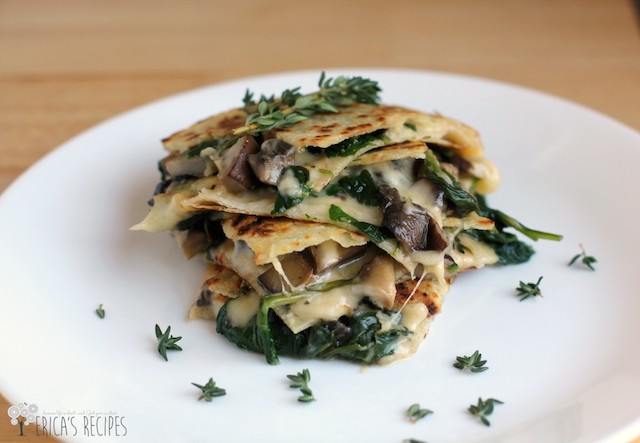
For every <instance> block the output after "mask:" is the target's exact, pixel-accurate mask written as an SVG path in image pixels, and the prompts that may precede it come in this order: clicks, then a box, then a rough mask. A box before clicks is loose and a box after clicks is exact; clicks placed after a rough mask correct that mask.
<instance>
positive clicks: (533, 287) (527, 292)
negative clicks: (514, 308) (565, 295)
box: [516, 277, 542, 301]
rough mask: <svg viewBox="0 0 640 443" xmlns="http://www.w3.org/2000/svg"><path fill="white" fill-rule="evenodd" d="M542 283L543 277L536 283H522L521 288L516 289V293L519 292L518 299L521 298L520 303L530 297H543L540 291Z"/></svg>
mask: <svg viewBox="0 0 640 443" xmlns="http://www.w3.org/2000/svg"><path fill="white" fill-rule="evenodd" d="M540 281H542V277H540V278H539V279H538V281H537V282H535V283H524V282H522V281H521V282H520V286H518V287H517V288H516V291H518V297H520V301H522V300H526V299H527V298H529V297H535V296H540V297H542V291H541V290H540Z"/></svg>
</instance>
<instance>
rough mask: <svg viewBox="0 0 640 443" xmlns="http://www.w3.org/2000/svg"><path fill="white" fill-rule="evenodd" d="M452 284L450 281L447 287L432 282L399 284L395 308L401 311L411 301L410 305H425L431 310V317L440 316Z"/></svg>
mask: <svg viewBox="0 0 640 443" xmlns="http://www.w3.org/2000/svg"><path fill="white" fill-rule="evenodd" d="M450 284H451V280H450V279H446V285H443V284H441V283H438V282H436V281H431V280H422V281H419V280H408V281H404V282H401V283H397V284H396V299H395V303H394V308H396V309H400V308H401V307H402V306H403V305H404V304H405V303H407V300H409V301H408V303H422V304H423V305H425V306H426V307H427V309H429V316H434V315H436V314H439V313H440V311H441V310H442V302H443V301H444V297H445V295H446V293H447V290H448V289H449V285H450ZM416 286H417V288H416ZM409 298H410V299H409Z"/></svg>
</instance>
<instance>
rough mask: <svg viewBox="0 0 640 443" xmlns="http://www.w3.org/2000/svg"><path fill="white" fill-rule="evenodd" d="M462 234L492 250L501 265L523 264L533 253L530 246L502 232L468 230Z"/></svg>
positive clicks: (494, 230)
mask: <svg viewBox="0 0 640 443" xmlns="http://www.w3.org/2000/svg"><path fill="white" fill-rule="evenodd" d="M464 233H465V234H467V235H469V236H471V237H473V238H475V239H476V240H478V241H481V242H482V243H486V244H487V245H488V246H489V247H490V248H492V249H493V250H494V251H495V253H496V254H497V256H498V259H499V263H500V264H502V265H515V264H520V263H525V262H527V261H528V260H529V259H530V258H531V256H532V255H533V254H534V253H535V251H534V250H533V248H532V247H531V246H529V245H528V244H526V243H523V242H522V241H520V240H518V238H517V237H516V236H515V235H514V234H511V233H509V232H502V231H500V230H498V229H492V230H490V231H480V230H477V229H470V230H468V231H464Z"/></svg>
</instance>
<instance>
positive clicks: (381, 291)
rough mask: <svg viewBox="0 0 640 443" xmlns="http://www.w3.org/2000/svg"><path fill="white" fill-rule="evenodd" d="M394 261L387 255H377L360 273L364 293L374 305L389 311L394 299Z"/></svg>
mask: <svg viewBox="0 0 640 443" xmlns="http://www.w3.org/2000/svg"><path fill="white" fill-rule="evenodd" d="M393 268H394V260H393V259H392V258H391V257H389V256H388V255H378V256H376V257H375V258H374V259H373V260H371V261H370V262H369V263H367V264H366V265H364V267H363V268H362V271H360V278H361V280H362V287H363V289H364V293H365V294H366V295H367V297H369V299H370V300H371V302H373V303H374V304H375V305H377V306H379V307H381V308H384V309H391V308H392V307H393V302H394V300H395V298H396V273H395V270H394V269H393Z"/></svg>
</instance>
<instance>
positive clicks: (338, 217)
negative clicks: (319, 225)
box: [329, 205, 390, 243]
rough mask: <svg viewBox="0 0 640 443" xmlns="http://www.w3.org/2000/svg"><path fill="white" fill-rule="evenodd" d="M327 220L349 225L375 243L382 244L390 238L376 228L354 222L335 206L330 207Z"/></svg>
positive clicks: (354, 220) (357, 221)
mask: <svg viewBox="0 0 640 443" xmlns="http://www.w3.org/2000/svg"><path fill="white" fill-rule="evenodd" d="M329 218H330V219H331V220H333V221H337V222H340V223H347V224H350V225H351V226H353V227H354V228H356V229H357V230H359V231H360V232H362V233H363V234H366V235H367V236H369V238H371V240H373V241H374V242H375V243H382V242H383V241H385V240H386V239H387V238H390V237H389V236H388V235H386V234H385V233H384V232H383V231H382V230H381V229H380V228H379V227H378V226H376V225H372V224H371V223H366V222H362V221H359V220H356V219H355V218H353V217H351V216H350V215H349V214H347V213H346V212H344V211H343V210H342V209H340V207H339V206H336V205H331V207H330V208H329Z"/></svg>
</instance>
